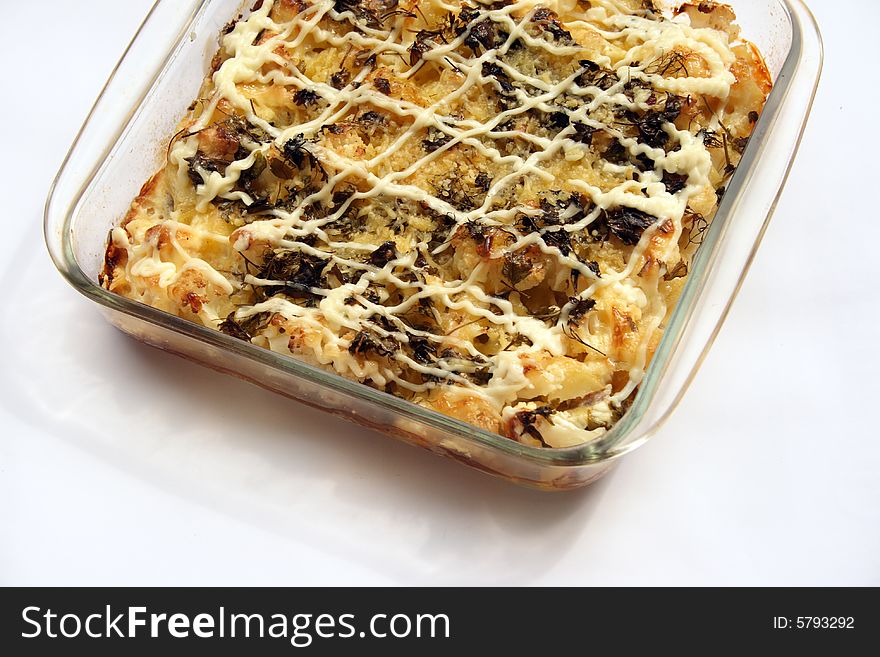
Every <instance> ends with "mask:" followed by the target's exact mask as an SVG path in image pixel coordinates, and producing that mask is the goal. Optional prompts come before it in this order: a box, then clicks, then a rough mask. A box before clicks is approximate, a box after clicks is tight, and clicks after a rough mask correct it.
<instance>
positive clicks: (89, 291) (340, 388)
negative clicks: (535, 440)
mask: <svg viewBox="0 0 880 657" xmlns="http://www.w3.org/2000/svg"><path fill="white" fill-rule="evenodd" d="M163 2H167V0H155V2H154V3H153V5H152V6H151V8H150V11H149V12H148V13H147V15H146V16H145V18H144V20H143V21H142V22H141V24H140V26H139V27H138V30H137V31H136V32H135V34H134V36H133V37H132V39H131V41H130V42H129V44H128V46H127V47H126V49H125V51H124V52H123V54H122V56H121V57H120V59H119V61H118V62H117V64H116V66H115V67H114V68H113V70H112V72H111V74H110V76H109V78H108V79H107V82H106V83H105V84H104V86H103V88H102V89H101V92H100V94H99V95H98V97H97V99H96V100H95V103H94V105H93V107H92V108H91V110H90V111H89V114H88V115H87V117H86V119H85V120H84V121H83V124H82V126H81V127H80V129H79V131H78V132H77V135H76V137H75V139H74V141H73V143H72V145H71V147H70V149H69V151H68V153H67V155H66V156H65V158H64V160H63V162H62V164H61V166H60V167H59V171H58V173H57V174H56V176H55V178H54V180H53V182H52V185H51V187H50V188H49V193H48V196H47V199H46V204H45V210H44V220H43V228H44V239H45V242H46V246H47V249H48V250H49V253H50V256H51V257H52V260H53V262H54V264H55V267H56V268H57V269H58V271H59V272H60V273H61V274H62V275H63V276H64V278H65V279H66V280H67V281H68V283H70V285H71V286H72V287H74V289H76V290H77V291H78V292H80V293H81V294H83V295H84V296H86V297H87V298H89V299H91V300H92V301H95V302H97V303H98V304H100V305H102V306H104V307H106V308H109V309H110V310H113V311H117V312H121V313H124V314H126V315H130V316H133V317H136V318H139V319H141V320H144V321H146V322H149V323H151V324H154V325H157V326H159V327H163V328H166V329H169V330H172V331H175V332H177V333H181V334H183V335H186V336H188V337H190V338H194V339H196V340H198V341H200V342H203V343H207V344H210V345H213V346H215V347H219V348H221V349H224V350H227V351H232V352H234V353H236V354H238V355H240V356H242V357H245V358H248V359H250V360H252V361H256V362H258V363H261V364H262V365H265V366H267V367H270V368H273V369H275V370H280V371H282V372H284V373H286V374H291V375H293V376H296V377H298V378H301V379H304V380H307V381H309V382H311V383H315V384H317V385H320V386H321V387H324V388H329V389H331V390H334V391H336V392H339V393H342V394H345V395H348V396H351V397H355V398H359V399H360V400H362V401H365V402H369V403H370V404H375V405H378V406H380V407H382V408H384V409H385V410H388V411H391V412H394V413H396V414H399V415H402V416H404V417H406V418H408V419H410V420H413V421H416V422H418V423H422V424H427V425H429V426H432V427H434V428H436V429H439V430H441V431H446V432H449V433H452V434H454V435H456V436H457V437H460V438H462V439H465V440H468V441H473V442H476V443H479V444H480V445H482V446H483V447H487V448H490V449H493V450H496V451H499V452H503V453H506V454H508V455H510V456H513V457H515V458H518V459H521V460H525V461H529V462H532V463H534V464H536V465H542V466H569V467H572V466H581V465H593V464H598V463H603V462H606V461H610V460H612V459H616V458H618V457H620V456H622V455H624V454H626V453H628V452H630V451H632V450H633V449H635V448H636V447H639V446H640V445H642V444H644V443H645V442H646V441H647V440H648V438H650V437H651V436H652V435H653V434H654V433H655V432H656V431H657V429H659V428H660V426H662V424H663V423H664V422H665V421H666V420H667V419H668V418H669V416H670V415H671V414H672V412H673V411H674V410H675V409H676V407H677V406H678V404H679V403H680V401H681V399H682V397H683V396H684V394H685V392H686V391H687V389H688V386H689V385H690V383H691V382H692V381H693V379H694V377H695V375H696V373H697V372H698V370H699V368H700V366H701V365H702V362H703V360H704V359H705V356H706V354H707V352H708V351H709V349H710V348H711V346H712V344H713V342H714V340H715V338H716V336H717V335H718V332H719V330H720V329H721V326H722V324H723V323H724V320H725V319H726V317H727V315H728V312H729V310H730V307H731V305H732V304H733V301H734V300H735V299H736V296H737V294H738V292H739V290H740V288H741V286H742V283H743V280H744V279H745V276H746V274H747V273H748V270H749V266H750V264H751V261H752V260H753V258H754V255H755V252H756V251H757V248H758V246H759V245H760V242H761V239H762V237H763V235H764V232H765V230H766V228H767V225H768V224H769V221H770V219H771V217H772V216H773V212H774V210H775V208H776V204H777V202H778V199H779V196H780V195H781V193H782V189H783V187H784V185H785V181H786V180H787V178H788V175H789V172H790V170H791V166H792V164H793V161H794V156H795V154H796V152H797V149H798V146H799V144H800V141H801V138H802V136H803V132H804V129H805V127H806V117H807V116H808V115H809V106H808V108H807V112H806V113H805V117H804V120H803V123H802V125H801V126H800V127H799V131H798V136H797V142H796V144H795V146H794V148H793V150H792V152H791V155H790V156H789V158H788V161H787V163H786V165H785V171H784V175H783V178H782V181H781V184H780V186H779V188H778V190H777V192H776V195H775V198H774V199H773V201H772V204H771V206H770V209H769V211H768V213H767V216H766V217H765V219H764V221H763V225H762V227H761V229H760V232H759V234H758V237H757V239H756V240H755V242H754V243H753V245H752V248H751V252H750V254H749V256H748V259H747V261H746V265H745V267H744V268H743V269H742V271H741V272H740V274H739V277H738V280H737V281H736V283H735V286H734V289H733V292H732V294H731V295H730V296H729V297H728V298H727V299H726V300H725V303H724V307H723V308H722V309H721V312H720V314H719V318H718V320H717V321H716V323H715V326H714V327H713V330H712V332H711V334H710V337H709V339H708V341H707V342H706V343H705V345H703V346H702V348H701V350H700V353H699V356H698V357H697V359H696V360H695V362H694V364H693V366H692V367H691V369H690V371H689V373H688V375H687V377H686V379H685V382H684V384H683V385H682V386H681V387H680V389H679V391H678V393H677V394H676V396H675V399H674V400H673V402H672V403H671V404H670V405H669V407H668V408H667V409H666V411H665V412H664V413H663V415H662V416H661V417H660V418H659V419H658V420H656V421H655V422H654V423H653V424H652V425H651V426H649V427H648V428H647V429H646V430H644V431H643V433H642V435H641V436H639V437H637V438H636V439H634V440H631V441H629V442H625V439H626V438H627V437H628V433H629V430H630V429H631V428H633V427H634V426H636V424H637V423H638V422H639V420H640V419H641V417H642V414H643V413H644V412H645V411H646V409H647V408H649V406H650V403H651V401H652V399H653V396H654V392H655V389H656V384H657V383H658V381H659V380H660V379H661V378H662V375H663V372H664V370H665V369H666V367H667V366H668V365H669V363H670V358H671V356H672V355H673V354H674V352H675V349H676V347H677V345H678V343H679V341H680V339H681V337H682V333H683V331H684V329H685V327H686V326H687V325H688V323H689V321H690V320H691V317H692V315H693V313H694V310H695V307H696V306H697V305H698V304H696V303H694V300H695V299H697V298H698V297H699V292H700V290H701V289H702V287H703V286H704V285H705V283H706V280H707V276H708V274H709V273H710V272H711V270H712V267H713V265H714V262H715V257H714V256H715V253H714V252H715V250H716V249H717V248H718V246H719V243H720V240H721V237H722V236H723V233H724V227H725V226H726V224H727V223H728V222H730V221H731V216H732V214H731V211H730V209H731V208H732V207H733V206H735V203H734V199H735V198H736V197H737V196H739V195H740V194H742V193H743V192H744V191H746V190H747V185H745V180H746V178H747V176H746V175H744V174H745V172H744V171H743V172H741V171H740V169H741V168H743V165H745V164H747V165H748V166H752V164H753V163H754V161H755V160H756V159H757V158H758V157H760V155H761V153H762V152H763V151H764V150H765V148H766V145H765V143H764V142H763V140H761V141H760V143H758V144H754V145H753V143H754V142H755V141H757V140H754V139H753V140H751V142H750V144H749V147H747V149H746V151H745V153H744V156H743V160H742V161H741V163H740V167H738V170H737V173H735V174H734V176H733V177H732V179H731V181H730V183H729V185H728V186H727V190H726V193H725V196H724V199H723V200H722V203H721V205H720V206H719V209H718V212H717V213H716V216H715V218H714V220H713V222H712V225H711V227H710V229H709V230H708V231H707V235H706V237H705V239H704V242H703V244H702V246H701V247H700V252H699V254H698V257H697V259H696V260H695V262H694V263H693V267H692V270H691V272H690V273H689V276H688V280H687V282H686V283H685V286H684V289H683V291H682V293H681V297H680V299H679V301H678V303H677V304H676V308H675V310H674V311H673V313H672V315H671V318H670V321H669V323H668V324H667V327H666V329H665V331H664V335H663V337H662V339H661V341H660V343H659V345H658V347H657V350H656V352H655V354H654V356H653V359H652V362H651V364H650V365H649V367H648V369H647V371H646V374H645V378H644V379H643V381H642V382H641V384H640V386H639V389H638V392H637V393H636V397H635V399H634V401H633V403H632V405H631V406H630V408H629V409H628V410H627V412H626V413H625V414H624V416H623V417H622V418H621V419H620V420H619V421H618V422H617V423H616V424H615V425H614V426H613V427H612V428H611V429H610V430H609V431H608V433H606V434H605V435H604V436H602V437H601V438H600V439H599V440H597V441H593V442H589V443H585V444H582V445H575V446H572V447H565V448H552V449H548V448H540V447H532V446H530V445H524V444H522V443H519V442H516V441H514V440H511V439H509V438H505V437H504V436H501V435H499V434H495V433H491V432H488V431H486V430H483V429H480V428H479V427H476V426H474V425H471V424H468V423H466V422H462V421H460V420H456V419H454V418H451V417H449V416H446V415H443V414H441V413H439V412H436V411H432V410H430V409H427V408H424V407H422V406H418V405H416V404H414V403H412V402H409V401H406V400H404V399H401V398H398V397H395V396H393V395H390V394H388V393H385V392H382V391H379V390H375V389H373V388H371V387H369V386H366V385H363V384H361V383H358V382H356V381H353V380H349V379H346V378H344V377H342V376H340V375H337V374H334V373H330V372H326V371H324V370H322V369H319V368H316V367H313V366H311V365H308V364H306V363H304V362H301V361H298V360H296V359H295V358H293V357H290V356H284V355H281V354H277V353H275V352H272V351H270V350H268V349H264V348H262V347H258V346H256V345H253V344H250V343H247V342H244V341H241V340H238V339H235V338H232V337H230V336H227V335H225V334H223V333H221V332H219V331H215V330H212V329H210V328H207V327H204V326H201V325H199V324H195V323H193V322H189V321H187V320H184V319H182V318H180V317H177V316H175V315H171V314H168V313H165V312H163V311H160V310H158V309H156V308H153V307H151V306H147V305H145V304H141V303H138V302H136V301H133V300H130V299H127V298H125V297H122V296H119V295H116V294H113V293H111V292H109V291H107V290H105V289H104V288H102V287H101V286H100V285H98V283H97V281H92V280H91V279H90V278H89V277H88V276H87V275H86V274H85V272H84V271H83V270H82V268H81V267H80V265H79V263H78V261H77V259H76V256H75V254H74V250H73V246H72V234H73V232H72V230H73V227H72V223H73V220H74V217H75V215H76V213H77V210H78V208H79V206H80V202H81V200H82V198H83V196H84V194H85V193H86V191H87V190H88V188H89V183H90V181H91V180H92V178H93V177H94V175H95V174H96V173H97V171H98V170H99V169H100V167H101V165H102V164H103V163H104V162H105V161H106V159H107V157H108V155H109V154H110V153H111V151H112V150H113V149H114V147H115V146H116V144H117V143H118V142H119V140H120V139H121V138H122V136H123V135H124V134H125V131H126V128H127V127H128V126H129V125H130V123H131V121H132V119H133V118H134V116H135V115H136V113H137V112H138V111H139V110H140V108H141V105H142V104H143V103H144V101H145V100H146V99H147V98H148V96H149V95H150V93H151V92H152V91H153V89H154V88H155V86H156V85H157V83H158V82H159V81H160V79H161V77H162V75H163V74H164V73H165V71H166V69H167V67H168V64H169V63H170V62H171V61H172V60H173V58H174V57H175V56H176V54H177V46H178V45H179V44H180V43H181V41H182V39H184V38H186V35H187V34H188V33H189V31H190V26H192V25H193V23H194V22H195V21H196V20H197V19H198V18H199V16H200V15H201V13H202V12H203V11H205V10H206V8H207V7H208V6H209V5H210V2H211V0H199V1H198V4H196V5H195V6H194V7H193V8H192V9H191V12H190V16H189V18H188V19H187V20H186V22H185V24H184V25H183V27H182V28H181V29H180V30H179V33H178V35H177V37H176V38H175V39H174V42H173V43H174V45H173V46H172V47H171V48H170V49H169V50H168V52H167V53H166V54H165V57H164V58H163V59H162V61H161V63H160V64H158V66H156V67H155V69H154V72H153V73H152V75H151V78H150V81H149V82H148V84H146V85H145V88H144V91H143V92H142V93H140V95H139V98H137V100H136V101H135V103H134V104H133V106H132V107H131V108H130V109H129V111H128V113H127V115H126V117H125V119H124V120H123V121H122V122H121V124H120V125H119V127H118V128H117V129H116V130H115V132H114V136H113V137H112V138H111V139H110V140H109V143H108V144H107V146H106V147H105V148H104V150H103V153H102V155H101V156H100V157H99V158H98V160H97V162H96V164H95V165H94V167H92V170H91V172H90V174H89V175H88V176H86V182H85V183H84V184H83V185H82V186H81V187H80V189H79V190H78V192H77V193H76V194H75V196H74V197H73V198H72V199H71V200H69V201H67V202H66V205H67V208H66V210H65V211H64V219H63V224H62V228H61V231H60V239H59V235H55V234H53V232H52V221H53V220H52V216H51V209H52V205H53V203H55V202H57V199H56V198H55V196H56V190H57V187H58V183H59V180H60V179H61V178H62V176H63V175H64V174H65V173H66V171H67V168H68V166H69V165H70V164H71V162H72V156H73V155H74V152H75V151H76V149H77V147H78V145H79V143H80V139H81V138H82V136H83V134H84V133H85V131H86V129H87V128H88V127H89V126H90V125H91V123H92V121H93V119H94V118H95V112H96V109H97V108H98V106H99V104H100V103H101V101H102V99H103V98H104V96H105V93H106V92H107V90H108V88H109V87H110V85H111V83H112V82H113V81H114V79H115V77H116V74H117V72H118V70H119V68H120V67H121V66H122V64H123V62H125V60H126V58H127V57H128V55H129V53H130V51H131V50H132V48H133V47H134V46H135V44H136V43H137V42H138V39H139V38H140V37H141V33H142V32H143V30H144V28H145V27H146V26H147V24H148V23H149V22H150V19H151V18H152V16H153V14H154V13H155V12H156V9H157V7H158V6H159V5H161V4H162V3H163ZM779 2H780V5H781V6H782V7H783V9H784V11H785V12H786V15H787V18H788V19H789V22H790V24H791V27H792V44H791V48H790V49H789V51H788V53H787V55H786V58H785V61H784V63H783V65H782V67H781V69H780V72H779V75H778V76H777V81H776V83H775V84H774V88H773V90H772V91H771V93H770V96H769V97H768V100H767V104H766V105H765V109H764V113H763V114H762V116H761V119H760V120H759V122H758V125H757V126H756V131H757V130H759V129H760V127H761V125H762V124H765V123H766V122H768V119H771V118H772V116H769V117H768V113H771V114H772V115H773V116H775V114H776V113H777V112H778V111H779V110H780V108H781V105H782V100H783V99H784V97H785V95H786V93H787V92H788V90H789V88H790V87H791V85H792V84H794V83H795V81H796V80H797V76H795V75H793V73H794V72H795V71H796V69H797V68H798V61H799V58H800V54H801V52H802V50H803V46H804V40H805V39H807V38H809V39H812V40H813V41H814V43H815V45H817V46H818V48H819V58H820V61H819V66H818V71H817V74H816V77H815V80H813V81H812V90H811V92H810V105H812V102H813V98H814V97H815V94H816V90H817V87H818V84H819V76H820V73H821V68H822V66H821V64H822V57H823V54H822V43H821V36H820V33H819V30H818V26H817V25H816V22H815V19H814V17H813V15H812V13H811V12H810V11H809V9H808V8H807V7H806V5H805V4H804V3H803V2H802V1H801V0H779ZM794 7H797V8H798V9H799V11H798V12H797V13H799V14H800V15H801V16H802V17H804V18H805V22H806V25H805V24H804V22H802V21H801V20H799V19H798V17H797V14H796V12H795V10H794ZM805 27H806V28H807V30H808V31H805V29H804V28H805ZM737 174H739V175H737ZM707 247H709V248H707ZM694 270H697V271H694ZM695 274H697V275H695Z"/></svg>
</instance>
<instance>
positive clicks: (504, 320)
mask: <svg viewBox="0 0 880 657" xmlns="http://www.w3.org/2000/svg"><path fill="white" fill-rule="evenodd" d="M734 19H735V17H734V15H733V12H732V11H731V9H730V8H729V7H727V6H726V5H722V4H716V3H712V2H702V3H698V4H687V5H683V6H681V7H680V8H679V9H677V10H676V11H675V12H672V13H669V12H663V11H660V10H659V9H658V8H656V7H655V6H654V5H653V4H652V3H651V2H646V1H644V0H590V1H589V2H586V1H574V0H572V1H559V2H552V1H547V0H544V1H542V2H534V1H532V0H520V1H518V2H504V1H502V2H495V3H480V2H476V1H475V0H468V1H464V2H462V1H460V0H449V1H446V0H320V1H315V2H309V1H308V0H276V1H275V2H268V1H264V2H262V3H259V2H258V3H257V5H255V6H254V7H253V8H252V10H250V11H249V12H248V13H247V15H245V16H242V17H240V18H239V19H238V20H234V21H232V22H230V23H229V24H228V25H227V27H226V28H225V29H224V34H223V35H222V37H221V47H220V50H219V51H218V53H217V55H216V56H215V57H214V59H213V61H212V65H211V68H212V70H211V72H210V75H209V76H208V78H207V79H206V81H205V83H204V86H203V88H202V90H201V92H200V94H199V97H198V98H197V99H196V100H195V101H194V102H193V103H192V105H191V106H190V110H189V113H188V115H187V116H186V117H185V118H184V120H183V122H182V123H181V125H180V129H179V131H178V132H177V133H176V134H175V135H173V136H169V137H170V138H169V141H168V143H167V144H166V145H165V146H166V147H167V148H166V155H167V157H166V163H165V165H164V166H163V167H162V168H161V170H159V171H158V172H157V173H156V174H155V175H154V176H153V177H152V178H151V179H150V180H149V181H147V182H146V184H145V185H144V186H143V188H142V190H141V193H140V195H139V196H138V197H137V198H136V199H135V200H134V201H133V203H132V205H131V209H130V211H129V212H128V214H127V215H126V216H125V217H124V218H123V220H122V222H121V224H120V225H119V226H118V227H116V228H114V229H113V230H112V231H111V235H110V239H109V242H108V246H107V251H106V258H105V265H104V270H103V272H102V274H101V284H102V285H103V286H104V287H106V288H107V289H109V290H111V291H114V292H116V293H118V294H122V295H124V296H126V297H129V298H132V299H136V300H139V301H142V302H144V303H147V304H149V305H151V306H154V307H156V308H159V309H162V310H165V311H167V312H170V313H173V314H175V315H178V316H180V317H183V318H186V319H189V320H191V321H194V322H198V323H200V324H203V325H205V326H208V327H212V328H215V329H217V330H219V331H222V332H224V333H227V334H229V335H232V336H234V337H236V338H240V339H242V340H246V341H249V342H251V343H254V344H256V345H259V346H262V347H265V348H267V349H271V350H272V351H275V352H278V353H281V354H287V355H290V356H292V357H294V358H298V359H300V360H303V361H306V362H308V363H310V364H312V365H316V366H318V367H322V368H325V369H328V370H331V371H333V372H336V373H338V374H340V375H342V376H345V377H348V378H351V379H355V380H357V381H360V382H362V383H364V384H365V385H369V386H372V387H374V388H377V389H380V390H384V391H386V392H388V393H390V394H393V395H396V396H399V397H403V398H405V399H407V400H410V401H412V402H414V403H416V404H419V405H421V406H424V407H427V408H430V409H433V410H435V411H438V412H440V413H444V414H447V415H450V416H453V417H456V418H458V419H461V420H464V421H466V422H469V423H471V424H474V425H477V426H479V427H481V428H484V429H487V430H489V431H492V432H497V433H500V434H502V435H504V436H507V437H509V438H510V439H512V440H517V441H520V442H523V443H527V444H533V445H538V446H546V447H567V446H571V445H576V444H581V443H584V442H587V441H590V440H593V439H595V438H597V437H599V436H601V435H602V434H603V433H604V432H606V431H607V430H608V429H609V428H610V427H611V426H612V425H613V424H614V423H615V422H616V421H617V420H618V419H619V418H620V417H621V415H622V414H623V413H624V412H625V411H626V409H627V407H628V404H629V403H630V401H631V400H632V397H633V395H634V393H635V391H636V390H637V389H638V386H639V383H640V382H641V381H642V379H643V377H644V374H645V370H646V368H647V366H648V364H649V363H650V360H651V356H652V354H653V352H654V350H655V349H656V347H657V344H658V343H659V341H660V338H661V336H662V333H663V327H664V325H665V323H666V322H667V320H668V317H669V315H670V313H671V311H672V309H673V308H674V306H675V303H676V300H677V298H678V295H679V293H680V291H681V289H682V286H683V284H684V281H685V280H686V277H687V273H688V268H689V264H690V262H691V260H692V258H693V257H694V254H695V253H696V250H697V248H698V246H699V243H700V240H701V236H702V235H703V233H704V231H705V230H706V229H707V227H708V226H709V225H710V223H711V220H712V217H713V215H714V212H715V210H716V208H717V205H718V202H719V200H720V198H721V197H722V196H723V193H724V189H725V186H726V184H727V181H728V180H729V177H730V176H731V175H732V173H733V171H734V169H735V167H736V165H737V164H738V162H739V159H740V156H741V154H742V152H743V149H744V148H745V145H746V142H747V140H748V138H749V135H750V134H751V132H752V129H753V127H754V124H755V122H756V121H757V119H758V116H759V114H760V111H761V109H762V107H763V104H764V101H765V99H766V97H767V94H768V93H769V91H770V77H769V73H768V71H767V69H766V66H765V65H764V63H763V60H762V59H761V56H760V54H759V53H758V52H757V50H756V49H755V48H754V47H753V46H752V45H751V44H749V43H748V42H747V41H744V40H742V39H740V37H739V29H738V27H737V26H736V24H735V22H734Z"/></svg>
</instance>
